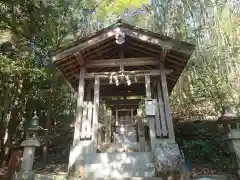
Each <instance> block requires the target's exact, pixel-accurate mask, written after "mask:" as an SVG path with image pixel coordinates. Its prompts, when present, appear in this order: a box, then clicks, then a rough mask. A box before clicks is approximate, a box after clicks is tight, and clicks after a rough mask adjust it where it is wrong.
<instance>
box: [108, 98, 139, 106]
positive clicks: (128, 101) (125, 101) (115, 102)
mask: <svg viewBox="0 0 240 180" xmlns="http://www.w3.org/2000/svg"><path fill="white" fill-rule="evenodd" d="M140 101H141V99H118V100H105V103H106V104H108V105H138V104H139V102H140Z"/></svg>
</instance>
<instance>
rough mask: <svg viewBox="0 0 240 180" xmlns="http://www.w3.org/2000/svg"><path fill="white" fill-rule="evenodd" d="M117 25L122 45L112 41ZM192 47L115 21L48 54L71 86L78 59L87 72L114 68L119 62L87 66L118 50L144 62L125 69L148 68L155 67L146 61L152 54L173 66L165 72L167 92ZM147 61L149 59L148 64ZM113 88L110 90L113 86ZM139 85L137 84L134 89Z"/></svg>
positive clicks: (114, 55) (117, 55)
mask: <svg viewBox="0 0 240 180" xmlns="http://www.w3.org/2000/svg"><path fill="white" fill-rule="evenodd" d="M119 29H120V30H121V31H122V32H123V33H124V34H125V38H124V39H125V42H124V43H123V44H122V45H119V44H117V43H116V37H115V34H116V32H117V31H119ZM194 48H195V45H193V44H189V43H186V42H182V41H179V40H176V39H173V38H170V37H167V36H164V35H161V34H156V33H153V32H151V31H147V30H144V29H141V28H137V27H135V26H132V25H130V24H127V23H124V22H122V21H118V22H117V23H115V24H113V25H111V26H109V27H107V28H104V29H102V30H100V31H98V32H96V33H94V34H91V35H89V36H86V37H83V38H80V39H77V40H76V41H74V42H72V43H70V44H68V45H66V46H64V47H61V48H59V49H57V50H56V51H54V52H53V53H52V56H53V61H54V63H55V65H56V66H57V67H58V69H60V71H61V72H62V73H63V74H64V76H65V77H66V78H67V80H68V81H69V82H70V84H71V85H72V86H73V88H75V89H77V86H78V79H77V77H76V74H79V69H80V65H81V63H85V64H86V68H87V72H89V73H91V72H104V71H108V72H112V71H117V70H119V66H117V67H112V66H111V67H103V66H101V67H100V66H99V67H96V66H95V67H93V66H89V64H90V63H91V62H97V61H98V60H99V61H98V62H99V63H101V62H102V61H101V60H113V59H116V58H120V54H121V53H122V54H123V55H124V58H126V60H127V59H131V58H145V59H146V60H145V61H146V62H145V63H142V65H139V66H136V65H134V66H130V65H129V67H126V69H127V70H131V71H132V70H149V69H156V67H157V66H158V64H154V62H155V61H151V63H150V60H152V58H156V59H157V60H158V63H159V64H160V62H162V63H164V67H165V68H167V69H172V70H173V72H172V73H170V74H169V75H167V83H168V89H169V92H171V91H172V89H173V88H174V86H175V84H176V82H177V80H178V78H179V76H180V75H181V73H182V71H183V69H184V68H185V66H186V64H187V62H188V59H189V58H190V56H191V54H192V52H193V50H194ZM166 49H167V54H166V56H165V58H164V59H161V57H162V55H163V53H164V52H165V50H166ZM79 59H80V61H79ZM147 61H149V64H148V63H147ZM109 62H110V61H109ZM138 86H139V84H138ZM114 88H115V87H114ZM114 88H113V89H112V90H114ZM139 88H140V86H139V87H137V88H136V89H139ZM143 88H144V87H143ZM139 94H141V93H139Z"/></svg>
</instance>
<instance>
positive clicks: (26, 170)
mask: <svg viewBox="0 0 240 180" xmlns="http://www.w3.org/2000/svg"><path fill="white" fill-rule="evenodd" d="M38 121H39V118H38V117H37V115H36V113H34V117H33V118H32V121H31V122H30V124H28V126H27V127H26V128H25V131H26V140H25V141H23V142H22V143H21V146H22V147H24V152H23V159H22V164H21V171H20V172H19V173H17V175H16V177H15V179H17V180H20V179H21V180H23V179H24V180H25V179H28V180H34V178H35V171H33V170H32V166H33V162H34V157H35V149H36V147H39V146H40V143H39V142H38V140H37V139H36V135H37V132H38V131H39V130H40V128H39V124H38Z"/></svg>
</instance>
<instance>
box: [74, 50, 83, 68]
mask: <svg viewBox="0 0 240 180" xmlns="http://www.w3.org/2000/svg"><path fill="white" fill-rule="evenodd" d="M74 55H75V57H76V59H77V61H78V63H79V65H80V66H83V65H84V58H83V56H82V53H81V52H77V53H75V54H74Z"/></svg>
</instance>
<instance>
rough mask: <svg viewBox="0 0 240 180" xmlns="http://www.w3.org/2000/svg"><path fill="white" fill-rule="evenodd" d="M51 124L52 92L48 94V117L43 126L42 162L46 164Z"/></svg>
mask: <svg viewBox="0 0 240 180" xmlns="http://www.w3.org/2000/svg"><path fill="white" fill-rule="evenodd" d="M51 123H52V90H51V89H50V92H49V101H48V115H47V120H46V124H45V129H46V130H45V133H44V146H43V160H44V163H45V164H47V157H48V137H49V132H50V126H51Z"/></svg>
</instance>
